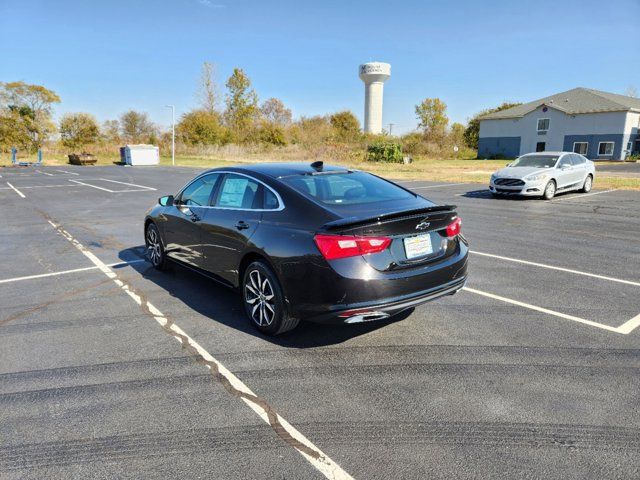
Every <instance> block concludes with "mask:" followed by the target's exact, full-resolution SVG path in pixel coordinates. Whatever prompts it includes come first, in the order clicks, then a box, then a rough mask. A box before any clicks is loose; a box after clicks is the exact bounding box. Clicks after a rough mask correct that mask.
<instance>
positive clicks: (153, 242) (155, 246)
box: [147, 227, 162, 266]
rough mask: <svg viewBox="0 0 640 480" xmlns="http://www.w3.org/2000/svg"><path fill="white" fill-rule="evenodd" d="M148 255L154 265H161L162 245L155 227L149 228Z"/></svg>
mask: <svg viewBox="0 0 640 480" xmlns="http://www.w3.org/2000/svg"><path fill="white" fill-rule="evenodd" d="M147 257H148V258H149V260H150V261H151V263H152V264H153V265H154V266H157V265H160V262H161V260H162V246H161V245H160V238H159V237H158V232H157V231H156V229H155V228H151V227H149V228H147Z"/></svg>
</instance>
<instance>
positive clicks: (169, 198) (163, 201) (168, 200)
mask: <svg viewBox="0 0 640 480" xmlns="http://www.w3.org/2000/svg"><path fill="white" fill-rule="evenodd" d="M173 202H174V198H173V195H165V196H164V197H160V198H159V199H158V203H159V204H160V205H162V206H163V207H170V206H171V205H173Z"/></svg>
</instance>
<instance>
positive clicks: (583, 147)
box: [573, 142, 589, 155]
mask: <svg viewBox="0 0 640 480" xmlns="http://www.w3.org/2000/svg"><path fill="white" fill-rule="evenodd" d="M588 150H589V143H588V142H574V143H573V153H579V154H580V155H586V154H587V151H588Z"/></svg>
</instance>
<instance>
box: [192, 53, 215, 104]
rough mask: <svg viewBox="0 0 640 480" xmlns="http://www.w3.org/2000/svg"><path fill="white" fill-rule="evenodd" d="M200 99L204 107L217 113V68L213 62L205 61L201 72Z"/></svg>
mask: <svg viewBox="0 0 640 480" xmlns="http://www.w3.org/2000/svg"><path fill="white" fill-rule="evenodd" d="M197 96H198V100H199V101H200V105H201V106H202V109H203V110H205V111H206V112H209V113H215V112H216V110H217V107H218V86H217V85H216V69H215V66H214V65H213V64H212V63H209V62H204V63H203V64H202V72H201V73H200V85H199V87H198V94H197Z"/></svg>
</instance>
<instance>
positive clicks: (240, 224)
mask: <svg viewBox="0 0 640 480" xmlns="http://www.w3.org/2000/svg"><path fill="white" fill-rule="evenodd" d="M236 228H237V229H238V230H246V229H247V228H249V224H248V223H247V222H245V221H244V220H240V221H239V222H238V223H236Z"/></svg>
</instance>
